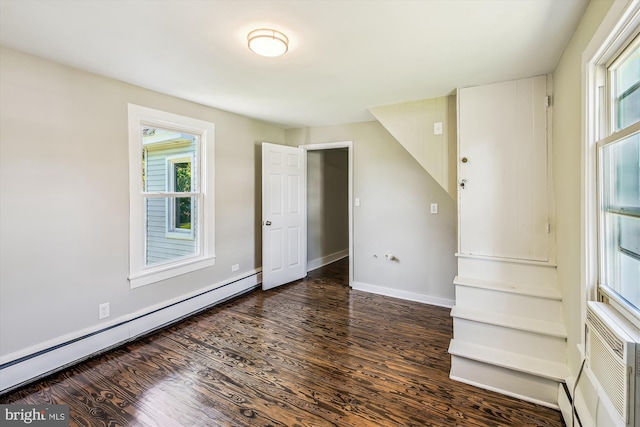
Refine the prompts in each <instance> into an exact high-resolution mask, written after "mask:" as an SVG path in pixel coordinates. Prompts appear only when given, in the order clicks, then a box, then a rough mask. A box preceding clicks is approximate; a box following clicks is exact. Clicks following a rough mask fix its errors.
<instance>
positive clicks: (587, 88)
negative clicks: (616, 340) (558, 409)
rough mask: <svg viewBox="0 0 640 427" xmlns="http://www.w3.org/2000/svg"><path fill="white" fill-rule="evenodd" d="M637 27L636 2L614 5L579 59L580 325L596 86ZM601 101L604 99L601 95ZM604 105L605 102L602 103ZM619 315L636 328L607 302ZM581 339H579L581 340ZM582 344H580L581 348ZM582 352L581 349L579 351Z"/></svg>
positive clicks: (593, 272) (592, 231) (594, 176)
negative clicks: (580, 79)
mask: <svg viewBox="0 0 640 427" xmlns="http://www.w3.org/2000/svg"><path fill="white" fill-rule="evenodd" d="M639 24H640V0H627V1H616V2H615V3H614V4H613V5H612V6H611V9H610V10H609V12H608V14H607V16H606V17H605V19H604V20H603V21H602V23H601V24H600V27H599V28H598V30H597V31H596V33H595V34H594V36H593V38H592V39H591V42H590V43H589V45H588V46H587V48H586V49H585V51H584V53H583V55H582V88H583V91H582V117H583V126H582V147H583V148H582V156H581V158H582V173H581V175H582V188H581V191H582V207H581V230H582V239H581V240H582V241H581V245H580V252H581V254H580V258H581V285H582V286H581V294H582V298H581V305H582V310H581V311H582V322H583V324H584V322H585V321H586V303H587V301H588V300H596V299H597V293H598V279H599V276H598V275H599V272H598V265H599V257H600V251H599V247H598V240H599V239H598V232H599V231H598V221H599V199H598V192H597V191H598V173H597V164H596V157H597V142H598V141H599V140H600V136H601V134H600V129H601V128H602V126H606V124H605V123H604V122H605V119H604V118H603V117H600V116H599V115H598V114H599V112H600V111H601V108H600V107H599V106H598V100H599V96H598V89H597V88H598V86H600V85H602V83H603V81H602V79H603V78H604V77H605V76H606V73H603V65H606V63H605V62H606V61H605V59H607V58H608V55H611V54H612V53H613V52H615V51H616V50H619V49H620V48H621V45H622V44H623V43H624V42H625V41H627V40H629V38H630V37H631V34H632V33H633V30H634V29H635V28H637V27H638V25H639ZM605 98H608V96H606V95H605ZM605 102H606V101H605ZM610 301H611V302H612V306H614V307H615V308H616V309H617V310H618V311H620V313H621V314H622V315H624V316H625V317H626V318H627V319H629V320H630V321H631V322H633V323H634V324H635V325H636V326H638V327H640V319H638V318H637V317H636V316H635V315H633V313H632V312H630V311H629V310H628V309H626V308H625V307H624V306H623V305H621V304H618V303H617V302H616V301H615V300H613V299H612V300H610ZM583 339H584V337H581V340H583ZM583 345H584V343H583V342H582V343H581V346H583ZM582 350H583V349H582V348H581V351H582Z"/></svg>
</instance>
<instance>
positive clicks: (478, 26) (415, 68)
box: [0, 0, 587, 127]
mask: <svg viewBox="0 0 640 427" xmlns="http://www.w3.org/2000/svg"><path fill="white" fill-rule="evenodd" d="M586 4H587V0H422V1H408V0H407V1H403V0H368V1H367V0H342V1H340V0H333V1H328V0H324V1H322V0H298V1H294V0H290V1H267V0H257V1H251V0H229V1H227V0H216V1H213V0H162V1H153V0H119V1H111V0H32V1H24V0H0V44H2V45H4V46H7V47H10V48H14V49H17V50H21V51H24V52H28V53H31V54H34V55H37V56H41V57H44V58H48V59H51V60H54V61H57V62H61V63H64V64H68V65H71V66H74V67H77V68H80V69H84V70H88V71H92V72H95V73H98V74H102V75H105V76H108V77H112V78H114V79H118V80H122V81H125V82H128V83H132V84H135V85H138V86H142V87H145V88H148V89H152V90H156V91H158V92H162V93H166V94H170V95H174V96H177V97H180V98H184V99H187V100H191V101H194V102H198V103H200V104H204V105H208V106H212V107H216V108H219V109H222V110H226V111H231V112H235V113H239V114H242V115H245V116H249V117H254V118H257V119H261V120H265V121H268V122H273V123H277V124H280V125H281V126H283V127H303V126H320V125H328V124H340V123H351V122H361V121H368V120H373V117H372V116H371V114H370V113H369V112H368V110H367V109H368V108H369V107H374V106H381V105H388V104H395V103H399V102H405V101H413V100H419V99H425V98H433V97H437V96H443V95H448V94H450V93H453V92H454V90H455V89H456V88H457V87H464V86H472V85H478V84H485V83H491V82H496V81H503V80H509V79H515V78H521V77H529V76H534V75H539V74H545V73H549V72H552V71H553V70H554V68H555V65H556V64H557V62H558V60H559V58H560V55H561V54H562V51H563V49H564V47H565V45H566V44H567V42H568V40H569V39H570V37H571V35H572V34H573V31H574V29H575V27H576V25H577V23H578V21H579V19H580V17H581V15H582V13H583V11H584V8H585V7H586ZM262 27H269V28H275V29H277V30H280V31H282V32H284V33H285V34H287V36H288V37H289V39H290V46H289V52H288V53H287V54H285V55H284V56H283V57H280V58H263V57H259V56H257V55H255V54H254V53H252V52H251V51H250V50H249V49H248V48H247V46H246V44H247V39H246V37H247V33H248V32H249V31H251V30H253V29H255V28H262Z"/></svg>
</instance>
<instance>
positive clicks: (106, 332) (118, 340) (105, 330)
mask: <svg viewBox="0 0 640 427" xmlns="http://www.w3.org/2000/svg"><path fill="white" fill-rule="evenodd" d="M261 281H262V276H261V273H260V270H254V271H250V272H247V273H245V274H243V275H241V276H236V277H233V278H229V279H226V280H224V281H222V282H218V283H215V284H213V285H210V286H209V287H208V288H206V289H204V290H199V291H197V292H192V293H189V294H185V295H182V296H181V297H179V298H174V299H172V300H169V301H165V302H163V303H162V304H157V305H155V306H151V307H147V308H145V309H143V310H140V311H137V312H134V313H130V314H128V315H126V316H122V317H120V318H117V319H114V320H112V321H111V322H109V323H106V324H104V323H103V324H101V325H100V328H91V329H85V330H82V331H78V332H76V333H74V334H67V335H64V336H62V337H59V338H58V339H56V340H50V341H47V342H45V343H42V344H40V345H37V346H33V347H30V348H28V349H26V350H23V351H20V352H14V353H11V354H8V355H6V356H4V357H2V359H1V360H0V364H2V365H6V366H3V367H2V368H1V369H0V392H4V391H6V390H8V389H12V388H15V387H17V386H19V385H21V384H23V383H26V382H29V381H32V380H35V379H37V378H41V377H43V376H45V375H48V374H50V373H52V372H55V371H58V370H60V369H63V368H65V367H67V366H69V365H72V364H74V363H77V362H80V361H82V360H85V359H87V358H89V357H91V356H93V355H95V354H97V353H99V352H101V351H105V350H107V349H110V348H113V347H115V346H118V345H121V344H123V343H125V342H128V341H131V340H134V339H136V338H138V337H140V336H141V335H144V334H147V333H149V332H152V331H154V330H156V329H159V328H162V327H164V326H167V325H169V324H172V323H175V322H176V321H178V320H180V319H183V318H185V317H187V316H190V315H192V314H195V313H197V312H199V311H202V310H204V309H206V308H208V307H211V306H213V305H216V304H219V303H221V302H223V301H225V300H227V299H230V298H233V297H235V296H238V295H240V294H243V293H246V292H248V291H251V290H253V289H255V288H256V287H257V286H258V285H259V284H260V283H261ZM12 362H15V363H12Z"/></svg>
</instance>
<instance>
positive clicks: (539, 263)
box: [455, 252, 557, 268]
mask: <svg viewBox="0 0 640 427" xmlns="http://www.w3.org/2000/svg"><path fill="white" fill-rule="evenodd" d="M455 256H457V257H458V258H469V259H480V260H485V261H499V262H510V263H512V264H525V265H537V266H539V267H549V268H556V267H557V265H556V263H555V262H551V261H534V260H530V259H520V258H503V257H497V256H487V255H471V254H463V253H460V252H456V253H455Z"/></svg>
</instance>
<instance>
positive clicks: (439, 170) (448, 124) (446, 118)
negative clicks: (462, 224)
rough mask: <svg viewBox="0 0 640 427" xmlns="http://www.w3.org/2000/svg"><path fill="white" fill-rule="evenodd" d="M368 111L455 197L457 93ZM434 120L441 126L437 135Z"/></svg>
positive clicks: (456, 189) (456, 188)
mask: <svg viewBox="0 0 640 427" xmlns="http://www.w3.org/2000/svg"><path fill="white" fill-rule="evenodd" d="M369 111H370V112H371V114H373V115H374V116H375V117H376V119H378V121H379V122H380V123H382V125H383V126H384V127H385V128H386V129H387V130H388V131H389V133H391V134H392V135H393V136H394V137H395V138H396V139H397V140H398V142H400V144H402V145H403V146H404V148H406V149H407V151H408V152H409V153H411V155H413V157H415V158H416V160H417V161H418V163H420V164H421V165H422V166H423V167H424V168H425V169H426V170H427V172H429V173H430V174H431V176H433V178H434V179H435V180H436V181H437V182H438V183H439V184H440V185H441V186H442V188H444V189H445V190H446V191H447V192H449V194H450V195H451V197H453V199H456V197H457V191H458V185H457V181H456V165H457V162H456V160H455V159H456V146H457V129H456V96H455V95H451V96H441V97H438V98H430V99H421V100H418V101H410V102H402V103H399V104H392V105H383V106H379V107H374V108H370V109H369ZM435 123H440V124H441V126H442V130H441V133H440V134H437V135H436V134H435V132H434V124H435ZM452 160H453V161H452Z"/></svg>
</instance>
